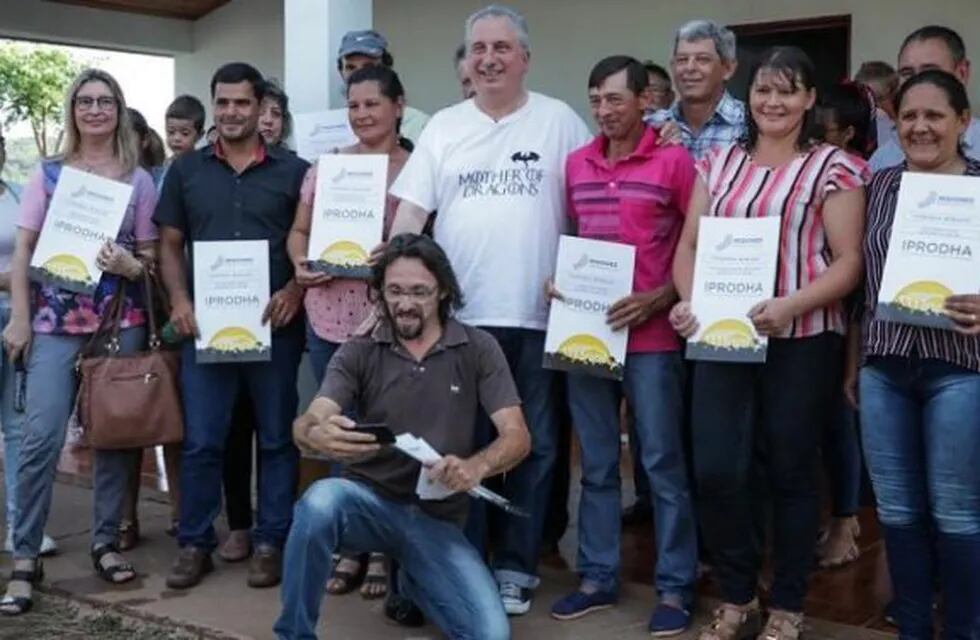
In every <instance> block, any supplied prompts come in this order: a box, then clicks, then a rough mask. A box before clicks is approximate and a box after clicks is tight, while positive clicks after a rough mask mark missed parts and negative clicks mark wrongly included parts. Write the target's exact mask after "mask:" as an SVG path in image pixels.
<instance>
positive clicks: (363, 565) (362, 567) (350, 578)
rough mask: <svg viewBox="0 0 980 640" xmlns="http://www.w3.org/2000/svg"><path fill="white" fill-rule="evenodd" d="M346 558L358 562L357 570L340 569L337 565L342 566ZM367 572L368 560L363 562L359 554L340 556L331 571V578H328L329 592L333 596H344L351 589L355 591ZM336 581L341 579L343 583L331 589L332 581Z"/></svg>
mask: <svg viewBox="0 0 980 640" xmlns="http://www.w3.org/2000/svg"><path fill="white" fill-rule="evenodd" d="M345 560H350V561H354V562H357V564H358V569H357V571H343V570H340V569H338V568H337V567H339V566H340V563H342V562H344V561H345ZM366 572H367V562H363V561H362V560H361V559H360V558H359V557H358V556H340V557H339V558H338V559H337V561H336V562H335V563H334V569H333V571H332V572H331V573H330V579H329V580H327V587H326V589H327V593H329V594H330V595H332V596H342V595H344V594H347V593H350V592H351V591H353V590H354V589H356V588H357V587H358V586H360V585H361V582H362V581H363V580H364V574H365V573H366ZM335 581H339V582H340V583H341V586H340V587H338V588H334V589H331V588H330V586H329V585H330V583H331V582H335Z"/></svg>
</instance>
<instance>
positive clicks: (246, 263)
mask: <svg viewBox="0 0 980 640" xmlns="http://www.w3.org/2000/svg"><path fill="white" fill-rule="evenodd" d="M268 304H269V241H268V240H228V241H224V240H222V241H214V242H195V243H194V314H195V316H196V317H197V326H198V328H199V329H200V331H201V337H199V338H198V339H197V344H196V349H197V362H198V364H208V363H216V362H260V361H268V360H270V359H271V357H272V330H271V328H270V326H269V325H268V324H264V325H263V324H262V313H263V312H264V311H265V308H266V306H267V305H268Z"/></svg>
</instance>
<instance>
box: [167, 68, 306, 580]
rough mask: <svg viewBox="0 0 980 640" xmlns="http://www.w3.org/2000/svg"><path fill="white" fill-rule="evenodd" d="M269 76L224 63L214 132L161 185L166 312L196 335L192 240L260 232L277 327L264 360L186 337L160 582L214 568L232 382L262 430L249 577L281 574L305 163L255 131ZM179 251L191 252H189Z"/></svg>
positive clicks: (290, 496) (292, 474)
mask: <svg viewBox="0 0 980 640" xmlns="http://www.w3.org/2000/svg"><path fill="white" fill-rule="evenodd" d="M263 88H264V81H263V79H262V76H261V74H260V73H259V72H258V71H257V70H256V69H254V68H253V67H251V66H249V65H247V64H244V63H231V64H227V65H225V66H223V67H221V68H220V69H218V71H217V72H216V73H215V75H214V77H213V79H212V81H211V95H212V100H213V107H214V117H215V122H216V124H217V128H218V139H217V141H216V142H215V143H214V144H213V145H209V146H207V147H205V148H204V149H201V150H199V151H195V152H193V153H188V154H185V155H183V156H181V157H180V158H178V159H177V160H176V161H175V162H174V163H173V165H172V166H171V167H170V170H169V171H168V172H167V177H166V180H165V182H164V185H163V189H162V190H161V194H160V201H159V204H158V205H157V210H156V215H155V216H154V219H155V220H156V222H157V224H158V225H160V270H161V273H162V276H163V281H164V284H165V285H166V287H167V291H168V292H169V294H170V304H171V306H172V309H173V310H172V313H171V316H170V320H171V322H172V323H173V325H174V327H175V328H176V330H177V331H178V332H179V333H180V334H182V335H185V336H188V337H190V336H196V335H198V328H197V321H196V319H195V317H194V300H193V293H192V292H191V290H190V286H189V283H190V282H191V281H192V278H191V277H190V274H188V272H187V268H186V263H187V259H186V257H185V256H186V255H189V256H190V258H191V260H190V264H191V268H192V269H193V264H194V260H193V256H194V253H193V243H194V242H195V241H213V240H225V241H235V240H267V241H268V242H269V269H270V285H271V286H270V290H271V291H272V292H273V294H272V297H271V299H270V301H269V304H268V306H267V307H266V309H265V312H264V314H263V321H264V322H270V323H271V325H272V328H273V334H272V350H271V360H270V361H268V362H250V363H227V364H198V363H197V362H196V354H195V350H194V341H193V340H188V341H187V342H186V343H185V346H184V353H183V363H182V370H181V386H182V392H183V401H184V415H185V436H184V445H183V458H182V468H181V477H180V481H181V486H182V487H186V490H185V491H184V492H183V493H182V495H181V501H180V526H179V530H178V542H179V543H180V546H181V551H180V555H179V556H178V558H177V561H176V562H175V563H174V566H173V569H172V571H171V573H170V575H169V576H168V577H167V585H168V586H169V587H171V588H175V589H181V588H189V587H192V586H194V585H196V584H197V583H198V582H200V580H201V578H202V577H203V575H204V574H205V573H207V572H209V571H211V570H212V569H213V565H212V562H211V552H212V551H213V550H214V548H215V547H216V546H217V538H216V537H215V533H214V527H213V522H214V519H215V517H216V516H217V515H218V513H219V512H220V511H221V479H222V477H221V469H222V460H223V454H224V448H225V442H226V440H227V438H228V432H229V430H230V428H231V415H232V407H233V405H234V402H235V397H236V395H237V393H238V390H239V388H240V387H241V386H242V385H243V384H244V385H247V387H248V389H249V390H250V396H251V402H252V408H253V411H254V415H255V421H256V426H257V431H258V442H259V461H260V465H261V468H262V474H261V475H260V476H259V492H258V493H259V502H258V523H257V525H256V528H255V532H254V540H255V553H254V555H253V557H252V563H251V566H250V567H249V577H248V583H249V585H250V586H253V587H268V586H274V585H276V584H278V583H279V579H280V576H281V570H282V568H281V564H282V561H281V558H282V556H281V549H282V545H283V544H284V542H285V540H286V534H287V532H288V531H289V524H290V517H291V510H292V503H293V500H294V499H295V493H296V473H297V452H296V448H295V447H294V446H293V443H292V440H291V438H290V424H291V422H292V420H293V418H294V417H295V415H296V405H297V403H298V398H297V392H296V372H297V367H298V365H299V360H300V357H301V356H302V351H303V327H302V319H301V314H300V313H299V311H300V309H301V306H302V298H303V292H302V289H301V288H300V287H299V286H298V285H297V284H296V283H295V281H293V269H292V263H291V262H290V260H289V257H288V256H287V254H286V236H287V235H288V233H289V229H290V227H291V225H292V222H293V215H294V213H295V210H296V203H297V200H298V199H299V190H300V185H301V184H302V180H303V176H304V174H305V172H306V169H307V164H306V162H304V161H303V160H300V159H299V158H297V157H296V156H294V155H293V154H291V153H289V152H288V151H285V150H282V149H280V148H278V147H266V146H265V145H264V144H263V143H262V140H261V138H260V137H259V134H258V118H259V103H260V102H261V100H262V95H263ZM185 252H186V253H185Z"/></svg>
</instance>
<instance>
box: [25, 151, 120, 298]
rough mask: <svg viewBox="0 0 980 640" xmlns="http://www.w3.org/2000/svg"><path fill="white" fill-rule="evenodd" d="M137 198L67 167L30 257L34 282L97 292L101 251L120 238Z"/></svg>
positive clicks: (117, 185)
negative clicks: (130, 209)
mask: <svg viewBox="0 0 980 640" xmlns="http://www.w3.org/2000/svg"><path fill="white" fill-rule="evenodd" d="M132 193H133V187H132V185H129V184H126V183H125V182H117V181H115V180H109V179H108V178H103V177H101V176H97V175H93V174H91V173H86V172H85V171H79V170H78V169H73V168H72V167H64V168H62V170H61V174H60V175H59V176H58V185H57V186H56V187H55V189H54V194H53V195H52V196H51V203H50V204H49V205H48V212H47V215H46V216H45V218H44V226H42V227H41V235H40V237H39V238H38V241H37V247H36V248H35V249H34V255H33V256H32V257H31V264H30V267H29V271H30V274H31V279H33V280H36V281H40V282H45V283H47V284H50V285H53V286H56V287H59V288H61V289H65V290H66V291H74V292H76V293H87V294H91V293H94V292H95V288H96V286H98V283H99V279H100V278H101V277H102V270H101V269H99V267H98V266H97V265H96V258H97V257H98V255H99V250H100V249H101V248H102V246H103V245H104V244H105V243H106V241H107V240H115V239H116V236H117V235H119V228H120V227H121V226H122V222H123V218H124V217H125V216H126V208H127V207H128V206H129V199H130V197H131V196H132Z"/></svg>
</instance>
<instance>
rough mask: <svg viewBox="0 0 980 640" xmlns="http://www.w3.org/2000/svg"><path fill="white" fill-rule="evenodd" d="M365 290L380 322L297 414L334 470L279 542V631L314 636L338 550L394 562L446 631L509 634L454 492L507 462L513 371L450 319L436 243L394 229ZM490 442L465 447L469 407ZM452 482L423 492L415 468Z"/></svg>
mask: <svg viewBox="0 0 980 640" xmlns="http://www.w3.org/2000/svg"><path fill="white" fill-rule="evenodd" d="M371 286H372V288H373V289H374V290H375V292H377V293H379V294H380V296H381V298H382V300H383V302H384V304H383V309H384V316H385V317H384V319H383V320H382V321H381V323H380V324H379V325H378V326H377V327H376V328H375V330H374V331H373V333H372V334H371V335H370V336H369V337H364V338H359V339H355V340H352V341H351V342H348V343H347V344H345V345H343V346H342V347H341V348H340V349H339V350H338V351H337V353H336V354H335V355H334V357H333V359H332V360H331V361H330V364H329V366H328V368H327V373H326V376H325V378H324V380H323V386H322V388H321V389H320V393H319V395H318V397H317V398H316V399H315V400H314V401H313V403H312V404H311V405H310V408H309V409H308V410H307V412H306V413H305V414H304V415H302V416H301V417H300V418H298V419H297V420H296V422H295V423H294V425H293V433H294V436H295V438H296V442H297V444H298V445H299V446H300V448H302V449H304V450H307V451H312V452H319V453H321V454H324V455H326V456H327V457H329V458H331V459H333V460H336V461H338V462H341V463H343V464H344V465H345V469H344V471H345V473H344V477H343V478H330V479H327V480H321V481H319V482H318V483H316V484H314V485H313V486H312V487H310V489H309V490H308V491H307V492H306V495H304V496H303V498H302V499H301V500H300V502H299V503H298V504H297V505H296V510H295V513H294V521H293V528H292V531H291V532H290V534H289V540H288V542H287V544H286V556H285V562H284V577H283V589H282V600H283V610H282V615H281V617H280V618H279V621H278V622H277V623H276V627H275V631H276V633H277V635H278V637H279V638H280V639H282V640H307V639H314V638H316V623H317V618H318V616H319V611H320V603H321V601H322V598H323V585H324V583H325V582H326V580H327V577H328V576H329V574H330V568H331V558H332V556H333V554H334V553H335V552H338V551H340V550H343V551H345V552H348V551H350V552H355V553H356V552H365V551H378V550H380V551H383V552H384V553H386V554H389V555H390V556H391V557H392V558H393V559H394V560H395V561H397V562H398V563H399V565H400V567H401V572H400V577H401V581H400V583H399V587H400V589H399V590H400V591H401V593H402V594H403V595H405V596H407V597H410V598H411V599H412V600H414V601H415V603H416V604H417V605H418V606H419V607H421V608H422V610H423V611H424V612H425V613H426V614H428V616H429V618H430V619H431V620H433V621H434V622H435V623H436V624H437V625H438V626H439V627H440V628H441V629H442V631H443V632H444V633H445V635H446V636H447V637H451V638H460V637H465V638H475V637H479V638H509V637H510V626H509V623H508V622H507V616H506V614H505V613H504V609H503V605H502V604H501V601H500V597H499V595H498V592H497V585H496V583H495V582H494V579H493V576H491V575H490V572H489V570H488V569H487V567H486V565H485V564H484V562H483V559H482V558H481V557H480V554H479V553H478V552H477V551H476V549H474V548H473V547H472V546H471V545H470V543H469V542H467V540H466V537H465V536H464V534H463V531H462V528H461V526H462V523H463V521H464V520H465V517H466V508H467V504H468V501H467V498H466V496H465V492H466V491H469V490H470V489H472V488H473V487H475V486H477V485H478V484H480V482H481V481H482V480H483V479H484V478H488V477H490V476H493V475H496V474H499V473H503V472H504V471H507V470H508V469H511V468H513V467H514V466H515V465H516V464H517V463H518V462H520V461H521V459H523V458H524V457H525V456H526V455H527V453H528V451H529V450H530V436H529V435H528V431H527V425H526V424H525V422H524V416H523V414H522V412H521V408H520V400H519V399H518V397H517V389H516V387H515V385H514V381H513V379H512V378H511V375H510V369H509V368H508V366H507V361H506V359H505V358H504V355H503V352H502V351H501V349H500V347H499V345H498V344H497V342H496V340H494V339H493V337H491V336H490V334H488V333H486V332H484V331H482V330H480V329H477V328H474V327H471V326H468V325H465V324H462V323H460V322H458V321H457V320H455V319H454V318H453V317H452V312H453V311H454V310H455V309H456V308H457V307H458V306H459V305H460V304H461V298H462V296H461V294H460V289H459V284H458V283H457V281H456V276H455V275H454V274H453V271H452V267H451V266H450V264H449V259H448V258H447V257H446V254H445V253H444V252H443V251H442V249H441V248H440V247H439V245H437V244H436V243H435V242H434V241H433V240H431V239H429V238H427V237H425V236H420V235H415V234H403V235H400V236H397V237H395V238H394V239H392V241H391V242H390V243H389V245H388V247H387V248H386V249H385V251H384V253H383V254H382V255H381V258H380V260H379V261H378V263H377V264H376V266H375V267H374V272H373V277H372V282H371ZM481 407H482V409H483V410H484V411H486V413H487V414H489V415H490V418H491V420H492V421H493V423H494V425H495V427H496V429H497V433H498V436H497V439H496V440H494V441H493V443H492V444H490V445H489V446H488V447H486V448H485V449H483V450H482V451H477V450H476V438H475V424H476V414H477V410H478V408H481ZM351 411H353V412H354V415H356V417H357V420H358V422H359V423H361V424H365V423H385V424H387V425H388V426H389V427H390V428H391V430H392V431H393V432H394V433H395V434H401V433H411V434H413V435H414V436H417V437H419V438H423V439H424V440H425V441H426V442H428V443H429V444H430V445H432V447H433V448H434V449H435V450H436V451H437V452H439V453H440V454H443V455H444V456H445V457H443V458H442V459H441V460H440V461H439V462H438V463H436V464H435V465H434V466H431V467H429V468H428V469H423V468H422V466H421V465H420V464H419V463H418V462H416V461H414V460H413V459H412V458H410V457H408V456H406V455H405V454H404V453H401V452H400V451H397V450H395V449H394V448H393V447H390V446H386V447H382V446H381V445H379V444H378V442H377V440H376V439H375V436H373V435H370V434H367V433H364V432H361V433H358V430H357V423H355V421H353V420H350V419H349V418H347V417H345V413H348V412H351ZM420 474H425V476H427V477H428V478H429V479H431V480H435V481H439V482H441V483H442V484H443V485H445V486H446V487H447V488H448V489H450V490H452V491H454V492H456V493H454V494H453V495H451V496H449V497H448V498H446V499H444V500H422V499H420V498H419V496H418V495H417V493H416V487H417V486H419V483H420V482H425V479H424V478H422V479H420Z"/></svg>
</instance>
